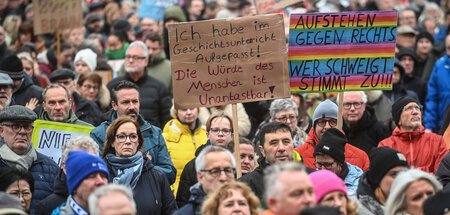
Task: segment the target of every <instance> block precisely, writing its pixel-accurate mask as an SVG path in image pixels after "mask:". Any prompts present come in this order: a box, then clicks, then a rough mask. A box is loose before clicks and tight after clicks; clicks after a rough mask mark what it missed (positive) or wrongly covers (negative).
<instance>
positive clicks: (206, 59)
mask: <svg viewBox="0 0 450 215" xmlns="http://www.w3.org/2000/svg"><path fill="white" fill-rule="evenodd" d="M169 46H170V57H171V62H172V83H173V93H174V101H175V105H176V107H184V108H187V107H200V106H204V107H205V106H216V105H226V104H231V103H241V102H251V101H260V100H269V99H276V98H282V97H288V96H289V76H288V73H287V68H288V67H287V55H286V53H287V51H286V39H285V34H284V24H283V16H282V15H281V14H272V15H261V16H252V17H244V18H235V19H222V20H221V19H219V20H211V21H202V22H189V23H180V24H173V25H169Z"/></svg>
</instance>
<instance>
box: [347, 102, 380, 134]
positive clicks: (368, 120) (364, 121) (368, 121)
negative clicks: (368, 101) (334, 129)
mask: <svg viewBox="0 0 450 215" xmlns="http://www.w3.org/2000/svg"><path fill="white" fill-rule="evenodd" d="M377 121H378V119H377V117H376V116H375V110H374V109H373V108H372V107H370V106H366V110H365V111H364V113H363V116H362V117H361V119H360V120H359V121H358V123H357V124H356V125H355V126H354V127H353V128H351V129H350V128H349V127H347V126H346V125H345V123H343V128H344V129H343V130H344V131H345V133H357V132H360V131H364V130H367V129H368V128H370V127H371V126H372V125H373V124H375V123H377ZM349 131H350V132H349Z"/></svg>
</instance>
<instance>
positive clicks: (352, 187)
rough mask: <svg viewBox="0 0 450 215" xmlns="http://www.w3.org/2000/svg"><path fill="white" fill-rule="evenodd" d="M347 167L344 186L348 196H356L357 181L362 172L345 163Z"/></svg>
mask: <svg viewBox="0 0 450 215" xmlns="http://www.w3.org/2000/svg"><path fill="white" fill-rule="evenodd" d="M345 163H346V164H347V167H348V174H347V176H346V177H345V179H344V184H345V186H346V187H347V193H348V196H354V195H356V190H357V189H358V184H359V179H360V178H361V175H362V174H363V171H362V170H361V169H360V168H359V167H357V166H353V165H351V164H349V163H347V162H345Z"/></svg>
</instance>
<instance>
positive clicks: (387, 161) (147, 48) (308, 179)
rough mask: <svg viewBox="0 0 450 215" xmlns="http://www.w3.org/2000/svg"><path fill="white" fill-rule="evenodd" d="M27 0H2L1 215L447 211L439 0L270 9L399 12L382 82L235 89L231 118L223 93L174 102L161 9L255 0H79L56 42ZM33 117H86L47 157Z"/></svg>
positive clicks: (448, 116) (214, 10)
mask: <svg viewBox="0 0 450 215" xmlns="http://www.w3.org/2000/svg"><path fill="white" fill-rule="evenodd" d="M156 2H159V1H156ZM33 4H34V5H33ZM36 4H37V2H36V1H35V2H32V1H30V0H0V20H1V25H0V137H1V138H0V214H31V215H35V214H36V215H40V214H43V215H48V214H55V215H57V214H62V215H69V214H70V215H71V214H76V215H84V214H92V215H97V214H98V215H100V214H101V215H105V214H130V215H131V214H161V215H171V214H176V215H178V214H180V215H185V214H186V215H189V214H193V215H194V214H195V215H197V214H203V215H213V214H219V215H228V214H245V215H291V214H292V215H294V214H295V215H297V214H305V215H306V214H327V215H328V214H340V215H356V214H361V215H366V214H367V215H372V214H373V215H384V214H387V215H397V214H410V215H421V214H425V215H442V214H449V211H450V153H448V152H449V149H450V130H449V127H448V124H449V122H450V108H449V107H450V105H449V104H450V74H449V68H450V60H449V59H448V58H449V55H450V0H443V1H438V0H409V1H408V0H403V1H400V0H365V1H363V0H304V1H301V2H299V3H295V4H293V5H291V6H289V7H286V8H284V9H281V10H279V11H275V13H282V14H284V16H285V23H284V24H285V25H286V29H289V28H288V26H289V23H288V17H289V14H290V13H314V12H325V13H327V12H339V11H368V10H370V11H391V10H396V11H398V27H397V41H396V50H395V62H394V68H393V75H392V90H384V91H381V90H369V91H347V92H344V93H342V94H339V96H338V94H337V93H304V94H300V93H296V94H291V96H290V98H279V99H274V100H269V101H258V102H248V103H238V104H237V105H236V106H237V118H235V119H234V118H232V117H231V116H232V105H231V104H227V105H220V106H214V107H192V108H186V109H182V108H180V107H176V106H175V105H174V104H173V92H174V90H173V87H174V86H173V85H172V74H171V61H170V51H169V41H168V36H169V35H168V24H172V23H179V22H192V21H201V20H211V19H216V18H236V17H244V16H254V15H257V12H258V10H257V9H258V8H256V7H255V5H254V4H255V2H253V1H249V0H180V1H174V2H170V1H168V2H159V3H155V4H153V5H152V4H150V5H149V1H136V0H85V1H82V8H83V23H84V25H83V26H80V27H77V28H73V29H67V30H64V31H61V32H58V33H60V34H61V35H60V36H61V38H62V39H61V41H60V42H59V44H57V43H56V36H55V34H41V35H35V34H34V31H33V28H34V25H33V16H34V13H33V7H34V6H36ZM161 5H164V6H163V7H162V6H161ZM155 8H156V9H155ZM158 8H159V9H158ZM146 11H154V14H153V13H151V14H149V13H147V12H146ZM288 34H289V31H288V30H287V31H286V35H288ZM57 47H59V48H57ZM58 49H59V50H58ZM105 72H106V73H105ZM105 74H106V76H105ZM111 76H112V79H109V78H107V77H111ZM340 96H342V97H343V98H339V97H340ZM339 101H342V104H339ZM338 106H341V107H342V113H341V115H342V118H341V119H339V116H340V114H339V111H338V109H339V108H338ZM36 120H43V121H51V122H56V123H55V126H56V125H57V124H58V123H60V124H58V125H59V126H61V128H62V127H64V125H67V124H72V125H77V126H83V127H88V128H90V129H92V131H91V132H90V135H87V136H84V135H82V136H78V137H74V138H71V139H70V140H68V141H67V142H66V143H65V144H64V145H63V146H62V148H61V149H60V150H61V158H60V165H58V164H56V163H55V161H54V159H52V158H51V157H48V156H47V155H44V154H43V153H42V152H41V151H40V150H39V149H36V147H35V144H36V143H34V142H32V139H33V138H32V137H33V135H34V131H35V130H36V129H35V127H34V122H35V121H36ZM233 120H237V121H238V123H237V124H238V127H237V128H234V127H233ZM338 122H342V128H340V127H338ZM235 133H237V134H238V135H239V142H238V143H237V142H236V143H235V142H234V140H233V135H234V134H235ZM236 144H239V145H236ZM237 148H238V149H239V152H238V151H237V150H235V149H237ZM237 157H239V158H240V159H239V160H240V162H237V161H236V158H237ZM237 169H240V172H239V173H238V172H237ZM241 175H242V176H241ZM238 176H240V177H238Z"/></svg>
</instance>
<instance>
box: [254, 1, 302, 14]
mask: <svg viewBox="0 0 450 215" xmlns="http://www.w3.org/2000/svg"><path fill="white" fill-rule="evenodd" d="M302 1H303V0H255V2H256V8H257V10H258V13H260V14H262V13H268V12H271V11H276V10H280V9H283V8H285V7H288V6H290V5H293V4H296V3H299V2H302Z"/></svg>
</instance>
